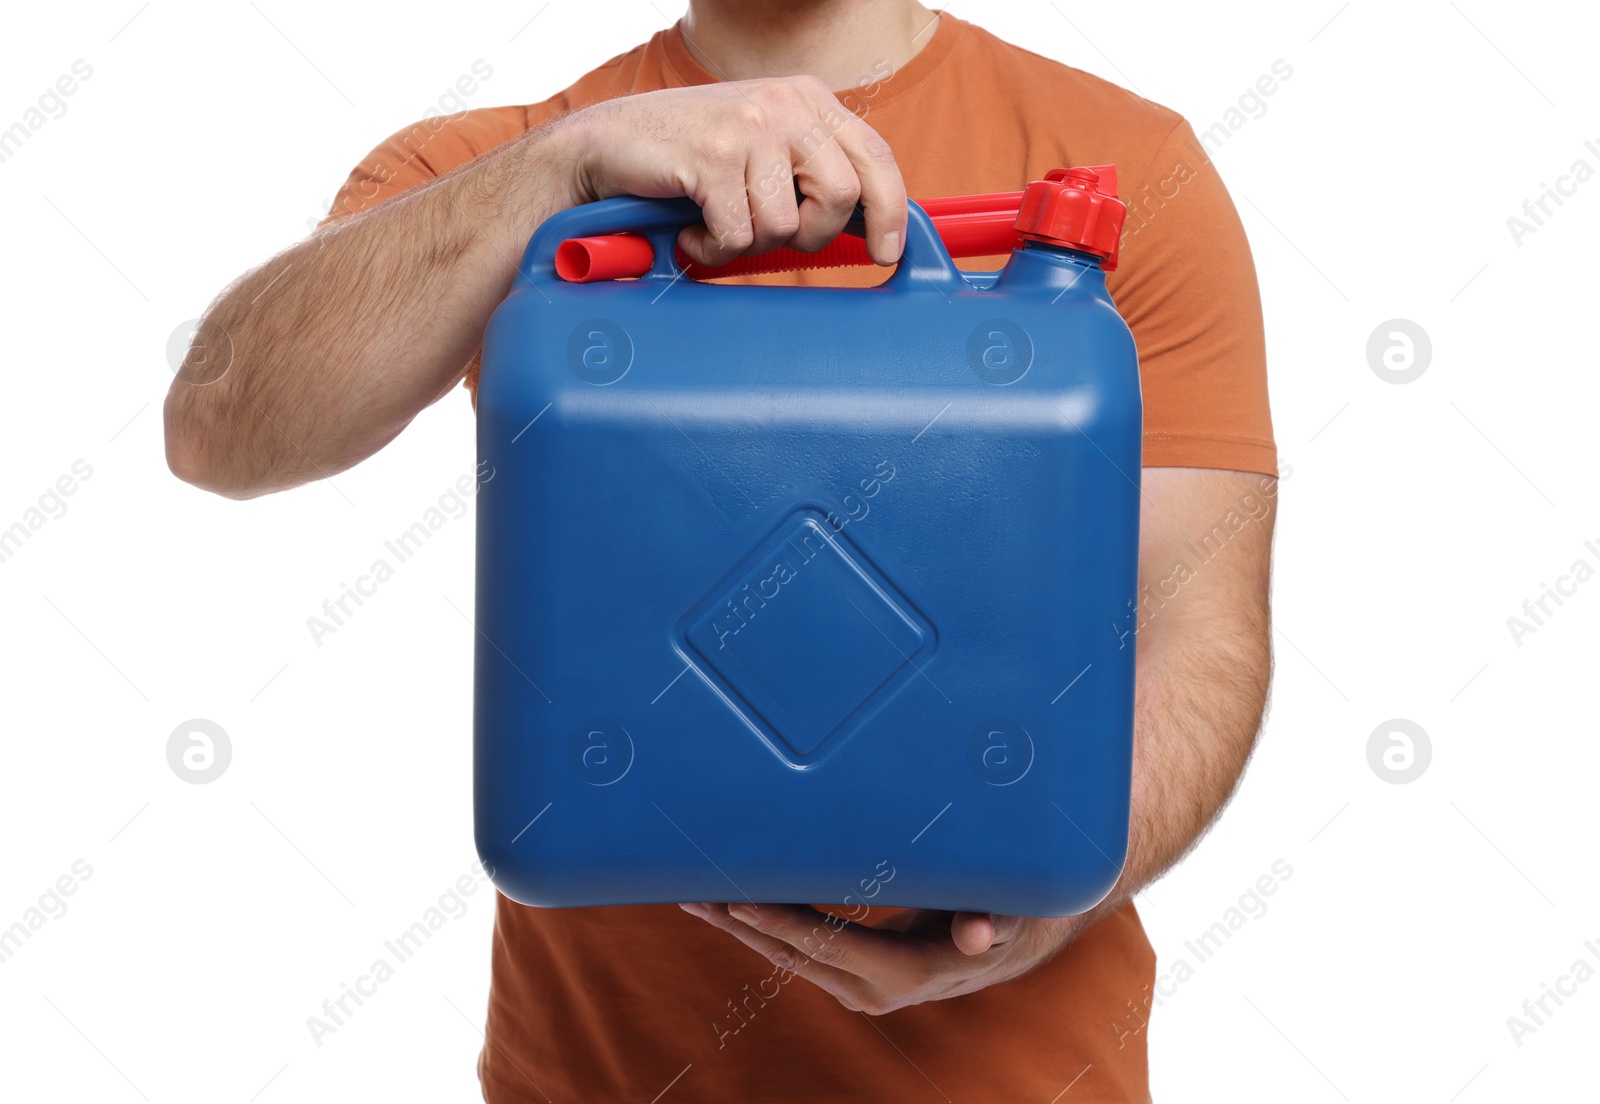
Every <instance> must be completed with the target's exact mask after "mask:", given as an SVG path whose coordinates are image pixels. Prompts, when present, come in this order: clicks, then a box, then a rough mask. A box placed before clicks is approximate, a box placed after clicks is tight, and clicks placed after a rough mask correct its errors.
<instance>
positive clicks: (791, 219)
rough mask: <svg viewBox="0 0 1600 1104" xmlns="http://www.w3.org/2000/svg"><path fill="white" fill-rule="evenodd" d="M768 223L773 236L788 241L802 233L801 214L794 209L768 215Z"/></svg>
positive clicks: (788, 208) (784, 209) (785, 209)
mask: <svg viewBox="0 0 1600 1104" xmlns="http://www.w3.org/2000/svg"><path fill="white" fill-rule="evenodd" d="M766 223H767V228H768V230H769V231H770V232H771V233H772V234H774V235H775V236H777V237H779V238H781V239H783V240H784V241H787V240H789V239H790V238H792V237H794V236H795V234H797V233H799V231H800V212H799V211H797V210H795V209H794V208H793V207H784V208H781V209H779V210H777V211H774V212H773V213H772V214H771V215H768V216H767V218H766Z"/></svg>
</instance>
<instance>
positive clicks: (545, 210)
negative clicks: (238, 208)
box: [165, 126, 579, 498]
mask: <svg viewBox="0 0 1600 1104" xmlns="http://www.w3.org/2000/svg"><path fill="white" fill-rule="evenodd" d="M571 161H572V151H571V148H570V145H569V143H568V140H567V134H566V131H565V130H564V128H562V127H560V126H551V127H546V128H544V129H541V130H535V131H531V132H529V133H528V134H526V135H524V136H522V137H521V138H518V139H516V140H514V141H512V142H509V143H506V144H505V145H503V146H501V147H499V148H498V149H496V150H493V151H490V152H489V153H487V154H485V155H484V156H482V157H480V158H478V159H476V160H474V161H472V162H470V163H468V164H466V165H463V166H461V167H460V168H458V169H457V170H455V171H454V172H451V173H448V174H446V175H444V176H441V177H440V178H438V179H437V180H434V181H431V182H429V183H427V184H424V185H421V186H419V187H416V188H414V189H412V190H410V191H407V192H405V193H403V194H402V195H399V196H397V197H395V198H394V199H393V200H391V201H389V202H386V203H383V204H380V205H378V206H377V207H374V208H372V209H370V210H367V211H363V212H360V213H358V214H354V215H350V216H348V217H345V218H341V219H339V220H338V221H336V222H333V223H330V224H328V225H326V226H323V227H321V228H320V229H318V230H317V231H316V232H314V233H313V234H311V235H310V236H309V237H307V238H306V239H305V240H304V241H301V242H299V243H297V244H296V245H294V246H291V247H290V248H289V249H286V250H284V251H283V252H282V253H280V254H278V255H277V256H276V257H274V258H272V260H270V261H268V262H267V263H266V264H264V265H261V266H260V267H259V268H256V269H254V270H252V271H250V272H247V273H246V274H245V275H243V276H241V277H240V278H239V279H238V280H236V281H234V283H233V284H231V285H230V286H229V287H228V288H226V289H225V290H224V291H223V292H222V294H221V295H220V296H218V298H217V299H216V301H215V302H214V303H212V305H211V306H210V308H209V309H207V311H206V313H205V316H204V317H203V319H202V320H201V324H200V328H199V335H198V337H197V338H196V340H195V341H194V342H193V343H192V344H191V346H190V351H189V354H188V356H187V357H186V358H185V360H184V363H183V365H182V367H181V368H180V369H179V372H178V375H177V378H176V379H175V380H174V381H173V383H172V387H171V389H170V391H169V392H168V394H167V401H166V409H165V417H166V435H167V463H168V465H169V466H170V467H171V469H172V471H173V472H174V474H176V475H177V476H178V477H179V478H181V479H184V480H185V481H187V482H190V483H193V484H195V485H197V486H200V487H203V488H205V489H206V490H211V491H215V492H217V493H219V494H223V495H226V496H228V497H230V498H252V497H255V496H256V495H261V494H266V493H269V492H272V491H278V490H283V489H285V488H288V487H293V486H297V485H299V484H301V483H305V482H308V481H310V480H313V479H319V478H323V477H325V476H328V475H332V474H334V473H336V472H340V471H343V470H344V469H346V468H349V467H351V466H352V465H354V464H356V463H358V462H359V461H361V460H363V459H365V458H366V457H368V456H370V455H372V454H373V453H374V452H377V451H378V450H379V449H380V448H382V447H383V446H384V445H386V444H388V443H389V441H391V440H392V439H393V438H394V437H395V436H396V435H397V434H399V432H400V431H401V430H402V429H404V428H405V427H406V426H407V425H408V424H410V422H411V420H412V419H413V418H414V417H416V415H417V414H418V413H419V412H420V411H421V410H422V409H423V408H424V407H426V406H428V405H429V404H430V403H432V402H434V401H435V400H437V399H439V398H440V397H441V396H443V395H444V394H446V393H448V392H449V390H450V389H451V388H452V387H453V386H454V385H455V384H457V383H458V382H460V380H461V377H462V376H463V375H464V374H465V372H466V369H467V365H468V362H469V361H470V360H471V357H472V354H473V351H474V350H475V349H476V348H477V346H478V343H479V341H480V340H481V338H482V334H483V330H484V327H485V326H486V325H487V324H488V321H489V315H490V314H491V313H493V311H494V308H495V306H496V305H497V304H498V303H499V302H500V300H501V299H503V298H504V297H505V294H506V292H507V291H508V290H509V289H510V286H511V280H512V277H513V276H514V275H515V273H516V266H517V261H518V260H519V258H520V256H521V251H522V247H523V246H524V245H525V244H526V242H527V238H528V235H529V233H530V232H531V230H532V228H533V227H535V226H537V225H538V224H539V223H540V222H541V221H542V220H543V219H544V218H546V217H548V216H549V215H550V214H553V213H554V212H556V211H558V210H561V209H563V208H566V207H570V206H573V205H574V204H575V203H577V202H579V199H578V197H577V194H576V185H575V174H574V173H573V172H572V171H571V170H570V168H569V166H570V164H571Z"/></svg>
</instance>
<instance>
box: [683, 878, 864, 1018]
mask: <svg viewBox="0 0 1600 1104" xmlns="http://www.w3.org/2000/svg"><path fill="white" fill-rule="evenodd" d="M680 907H681V908H682V909H683V910H684V911H685V912H688V913H691V914H693V915H695V916H698V917H700V919H702V920H704V921H705V922H706V923H708V924H710V925H711V926H712V927H715V928H721V929H722V930H723V931H725V932H727V933H728V934H729V935H731V936H733V937H734V938H735V939H737V940H738V941H739V942H741V943H743V944H744V945H745V946H746V947H749V948H750V949H751V950H752V951H755V952H756V953H757V954H759V955H762V956H764V957H765V958H766V959H767V961H768V962H771V963H772V964H773V965H774V966H777V967H778V968H780V969H783V970H787V971H789V972H790V973H791V974H794V975H795V976H796V977H802V978H805V979H806V980H807V981H809V982H811V983H812V984H813V985H815V986H817V987H818V988H819V989H823V990H825V991H826V992H828V993H831V994H832V995H833V997H834V998H835V999H836V1000H838V1001H839V1003H840V1004H843V1005H844V1006H845V1007H846V1008H850V1009H852V1010H863V1008H864V1006H870V1004H871V1000H870V999H869V997H868V995H867V993H866V984H865V983H864V982H863V981H862V980H861V979H860V978H859V977H856V976H855V975H854V974H850V973H847V972H846V971H844V970H841V969H839V968H838V967H836V966H830V965H828V964H826V963H823V962H819V961H817V960H816V958H815V957H813V956H811V955H809V954H806V953H803V952H801V951H799V950H797V949H796V948H795V947H794V946H792V945H790V944H789V943H787V942H785V941H784V940H782V939H778V938H776V937H775V936H772V935H768V934H766V933H765V932H762V931H759V930H757V929H756V928H755V927H753V926H752V925H750V924H748V923H746V922H745V921H744V920H741V919H739V918H737V917H734V916H733V915H731V914H730V911H729V908H730V906H727V905H702V904H695V905H682V906H680ZM747 907H748V906H747ZM775 907H777V906H773V905H764V906H762V908H763V909H769V908H775Z"/></svg>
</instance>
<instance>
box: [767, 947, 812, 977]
mask: <svg viewBox="0 0 1600 1104" xmlns="http://www.w3.org/2000/svg"><path fill="white" fill-rule="evenodd" d="M767 959H768V960H769V961H770V962H771V963H772V964H773V965H774V966H776V967H777V968H778V969H780V970H783V971H786V972H787V973H791V974H798V973H799V972H800V970H801V968H802V967H803V966H805V962H803V961H802V960H801V958H800V956H799V955H797V954H795V953H794V952H793V951H788V950H778V951H773V952H772V953H771V954H769V955H768V956H767Z"/></svg>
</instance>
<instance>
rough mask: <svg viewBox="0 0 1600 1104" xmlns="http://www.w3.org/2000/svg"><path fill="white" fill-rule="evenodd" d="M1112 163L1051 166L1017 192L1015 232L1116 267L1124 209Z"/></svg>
mask: <svg viewBox="0 0 1600 1104" xmlns="http://www.w3.org/2000/svg"><path fill="white" fill-rule="evenodd" d="M1116 172H1117V171H1116V169H1115V168H1114V167H1113V166H1109V165H1107V166H1097V167H1096V168H1093V169H1088V168H1077V169H1051V170H1050V171H1049V172H1048V173H1046V174H1045V178H1044V179H1043V180H1035V181H1034V182H1033V183H1031V184H1029V185H1028V187H1027V188H1026V189H1025V190H1024V191H1023V193H1022V209H1021V210H1020V211H1018V212H1017V233H1019V234H1021V235H1022V236H1023V238H1025V239H1027V240H1028V241H1036V242H1044V243H1045V244H1047V245H1059V246H1063V247H1065V248H1067V249H1076V250H1079V251H1080V252H1083V253H1092V254H1093V255H1094V256H1096V257H1099V258H1100V261H1101V267H1103V268H1104V269H1105V270H1106V271H1107V272H1114V271H1116V267H1117V247H1118V245H1119V244H1120V243H1121V240H1122V224H1123V222H1124V221H1126V219H1127V217H1128V208H1127V206H1126V205H1124V204H1123V203H1122V201H1120V200H1119V199H1117V175H1116Z"/></svg>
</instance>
